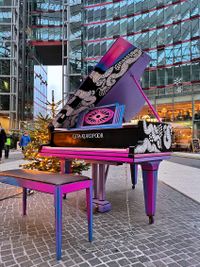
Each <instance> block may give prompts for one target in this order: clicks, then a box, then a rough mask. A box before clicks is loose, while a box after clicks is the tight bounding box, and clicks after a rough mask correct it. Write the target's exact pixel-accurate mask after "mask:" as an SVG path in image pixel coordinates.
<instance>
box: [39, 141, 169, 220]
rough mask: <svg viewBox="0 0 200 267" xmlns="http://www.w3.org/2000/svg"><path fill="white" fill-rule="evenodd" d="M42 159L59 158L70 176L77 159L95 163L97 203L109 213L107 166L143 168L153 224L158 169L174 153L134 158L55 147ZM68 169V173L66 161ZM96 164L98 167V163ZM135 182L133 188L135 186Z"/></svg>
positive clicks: (125, 152) (107, 150)
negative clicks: (124, 165) (70, 170)
mask: <svg viewBox="0 0 200 267" xmlns="http://www.w3.org/2000/svg"><path fill="white" fill-rule="evenodd" d="M40 155H41V156H45V157H49V156H52V157H57V158H59V159H60V160H61V162H62V164H61V168H62V172H68V171H69V167H70V162H71V161H72V160H73V159H82V160H86V161H88V162H92V177H93V179H94V182H93V184H94V194H93V196H94V198H93V203H94V205H95V206H97V208H98V211H99V212H106V211H109V210H110V209H111V203H110V202H109V201H107V200H106V194H105V193H106V190H105V185H106V173H107V170H106V168H105V165H106V164H108V165H110V164H123V163H128V164H130V166H131V168H132V174H133V169H135V170H136V168H135V165H138V164H139V165H141V168H142V176H143V188H144V200H145V210H146V215H147V216H148V217H149V223H150V224H152V223H153V222H154V215H155V211H156V192H157V183H158V169H159V164H160V162H161V161H162V160H164V159H168V158H169V157H170V155H171V153H170V152H162V153H146V154H133V153H132V152H131V150H130V149H129V148H127V149H115V148H114V149H112V148H98V149H97V148H82V147H51V146H43V147H42V149H41V151H40ZM66 160H67V163H68V164H67V168H66V169H65V161H66ZM94 162H95V163H94ZM133 180H135V178H134V179H132V181H133ZM135 183H136V182H135V181H133V187H134V186H135Z"/></svg>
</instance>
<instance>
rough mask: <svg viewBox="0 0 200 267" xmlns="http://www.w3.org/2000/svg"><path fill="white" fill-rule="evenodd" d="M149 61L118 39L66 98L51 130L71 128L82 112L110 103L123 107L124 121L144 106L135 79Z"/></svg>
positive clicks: (138, 77) (139, 51) (142, 97)
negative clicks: (54, 128) (77, 87)
mask: <svg viewBox="0 0 200 267" xmlns="http://www.w3.org/2000/svg"><path fill="white" fill-rule="evenodd" d="M149 61H150V57H149V56H148V55H147V54H146V53H144V52H143V51H142V50H141V49H139V48H136V47H135V46H133V45H132V44H130V43H129V42H128V41H126V40H124V39H123V38H118V39H117V40H116V41H115V43H114V44H113V45H112V46H111V48H110V49H109V50H108V52H107V53H106V54H105V55H104V56H103V57H102V59H101V60H100V62H99V63H98V64H97V65H96V67H95V68H94V70H93V71H92V72H91V73H90V75H89V76H88V77H87V78H86V79H85V80H84V81H83V83H82V84H81V85H80V87H79V89H78V90H77V91H76V92H75V93H74V94H73V95H71V96H70V98H69V99H68V101H67V103H66V105H65V106H64V107H63V109H62V110H61V111H60V112H59V113H58V115H57V116H56V118H55V119H54V122H53V125H54V127H59V128H72V127H74V126H75V124H76V120H77V117H78V116H79V114H80V113H81V112H82V111H84V110H86V109H88V108H90V107H92V106H102V105H108V104H113V103H119V104H121V105H125V113H124V120H125V121H129V120H130V119H131V118H133V117H134V116H135V115H136V114H137V113H138V112H139V111H140V110H141V108H142V107H143V105H144V102H145V98H144V96H143V95H142V94H141V92H140V90H139V89H138V86H137V84H136V82H135V80H136V81H137V82H138V81H139V80H140V77H141V76H142V74H143V72H144V69H145V67H146V66H147V64H148V63H149ZM132 76H134V79H135V80H134V79H133V77H132Z"/></svg>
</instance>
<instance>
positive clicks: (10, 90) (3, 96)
mask: <svg viewBox="0 0 200 267" xmlns="http://www.w3.org/2000/svg"><path fill="white" fill-rule="evenodd" d="M19 12H20V2H19V1H6V0H5V1H0V121H1V122H2V123H3V124H4V125H3V126H4V127H5V128H7V129H8V128H9V127H15V124H16V122H17V119H18V97H19V77H20V68H19V61H20V54H19V41H18V40H19V25H20V20H19ZM10 120H11V121H12V124H11V125H9V121H10Z"/></svg>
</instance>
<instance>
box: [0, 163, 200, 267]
mask: <svg viewBox="0 0 200 267" xmlns="http://www.w3.org/2000/svg"><path fill="white" fill-rule="evenodd" d="M124 175H125V172H124V167H123V166H119V167H117V168H115V167H111V170H110V172H109V177H108V179H107V182H108V183H107V198H108V199H109V200H110V201H111V202H112V211H110V212H108V213H105V214H99V213H96V214H94V241H93V242H92V244H90V243H89V242H88V241H87V221H86V213H85V207H84V208H82V203H85V193H84V192H80V194H79V203H81V205H80V204H79V209H78V210H77V200H76V198H77V195H76V194H69V196H68V199H67V201H64V202H63V251H62V255H63V257H62V260H61V261H60V262H57V261H56V259H55V230H54V228H55V227H54V208H53V205H52V204H53V198H52V196H50V195H48V194H43V193H38V192H35V193H34V194H33V195H32V196H31V197H30V198H29V200H28V214H27V216H26V218H22V217H21V198H12V199H9V198H8V199H6V200H3V201H1V202H0V214H1V221H0V267H11V266H12V267H14V266H16V267H22V266H23V267H28V266H30V267H31V266H34V267H52V266H56V267H58V266H62V267H65V266H69V267H77V266H80V267H97V266H98V267H110V266H117V267H118V266H137V267H162V266H169V267H181V266H183V267H184V266H189V267H194V266H196V267H197V266H198V265H200V264H199V262H200V205H199V204H198V203H195V202H193V201H192V200H190V199H189V198H187V197H185V196H183V195H181V194H179V193H178V192H177V191H174V190H173V189H171V188H169V187H168V186H166V185H165V184H163V183H159V189H158V196H157V213H156V217H155V223H154V224H153V225H148V218H147V217H146V215H145V213H144V200H143V188H142V183H141V181H140V179H139V182H138V185H137V187H136V189H135V190H134V191H133V190H131V189H130V188H131V182H130V180H129V181H126V179H125V176H124ZM127 183H128V186H127V185H126V184H127ZM4 186H5V185H4ZM4 188H5V187H4ZM127 188H128V198H129V202H128V207H127V203H126V194H127V193H126V191H127ZM7 191H8V190H7ZM127 209H128V210H127ZM128 211H129V216H128V215H127V214H128V213H127V212H128ZM183 218H184V220H183ZM2 222H3V223H2ZM1 262H2V263H1ZM30 264H32V265H30ZM112 264H113V265H112ZM189 264H190V265H189ZM199 267H200V266H199Z"/></svg>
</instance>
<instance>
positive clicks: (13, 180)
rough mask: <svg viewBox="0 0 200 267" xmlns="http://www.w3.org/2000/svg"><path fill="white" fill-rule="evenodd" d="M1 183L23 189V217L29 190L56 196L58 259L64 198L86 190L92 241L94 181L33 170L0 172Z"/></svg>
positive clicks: (82, 177)
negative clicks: (66, 195)
mask: <svg viewBox="0 0 200 267" xmlns="http://www.w3.org/2000/svg"><path fill="white" fill-rule="evenodd" d="M0 182H2V183H5V184H9V185H14V186H19V187H22V188H23V215H26V207H27V188H29V189H33V190H36V191H39V192H43V193H49V194H53V195H54V206H55V228H56V258H57V260H60V259H61V249H62V196H63V194H65V193H71V192H75V191H78V190H83V189H86V202H87V219H88V239H89V241H92V180H91V179H90V178H88V177H86V176H83V175H74V174H58V173H56V174H55V173H49V172H42V171H35V170H34V171H32V170H21V169H17V170H9V171H3V172H0Z"/></svg>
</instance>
